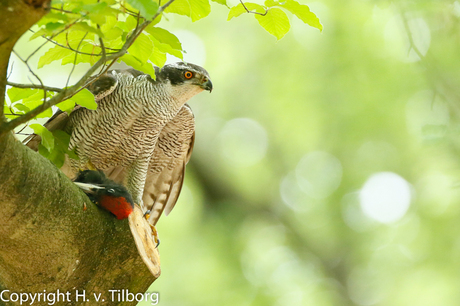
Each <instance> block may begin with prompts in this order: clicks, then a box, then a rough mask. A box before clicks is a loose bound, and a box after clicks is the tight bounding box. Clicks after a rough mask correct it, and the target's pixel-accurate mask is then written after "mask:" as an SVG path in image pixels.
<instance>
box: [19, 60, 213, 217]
mask: <svg viewBox="0 0 460 306" xmlns="http://www.w3.org/2000/svg"><path fill="white" fill-rule="evenodd" d="M88 89H89V90H90V91H91V92H92V93H93V94H94V96H95V99H96V102H97V104H98V108H97V109H96V110H89V109H86V108H84V107H80V106H77V107H75V109H74V110H73V111H72V112H71V113H70V115H67V113H66V112H62V111H58V112H57V113H56V114H55V115H54V116H53V117H52V118H51V119H50V120H49V121H48V122H47V123H46V124H45V126H46V127H47V128H48V129H49V130H51V131H53V130H56V129H62V130H64V131H66V132H67V133H69V134H70V135H71V138H70V145H69V149H71V150H72V149H75V152H76V154H77V155H78V157H79V160H75V159H70V158H68V157H66V162H65V164H64V166H63V167H62V168H61V170H62V171H63V172H64V173H65V174H66V175H67V176H68V177H70V178H75V176H76V175H77V174H78V172H79V171H80V170H85V169H91V168H93V167H94V168H96V169H98V170H102V171H103V172H104V174H105V175H106V176H107V178H108V179H110V180H113V181H114V182H115V183H118V184H122V185H124V186H126V188H127V189H128V191H129V192H130V194H131V195H132V198H133V200H134V202H135V203H136V204H139V205H140V206H141V208H142V209H143V211H144V212H146V211H150V212H151V213H150V216H149V222H150V224H151V225H155V224H156V223H157V222H158V219H159V218H160V216H161V214H162V213H163V212H165V214H166V215H167V214H168V213H169V212H170V211H171V210H172V209H173V207H174V205H175V203H176V201H177V199H178V197H179V193H180V191H181V187H182V184H183V180H184V173H185V165H186V164H187V162H188V161H189V159H190V155H191V153H192V149H193V144H194V139H195V122H194V116H193V113H192V110H191V109H190V107H189V106H188V105H187V104H186V102H187V101H188V100H189V99H190V98H192V97H193V96H195V95H196V94H198V93H200V92H202V91H204V90H208V91H209V92H211V91H212V83H211V80H210V78H209V74H208V72H207V71H206V70H205V69H203V68H202V67H200V66H197V65H194V64H190V63H183V62H178V63H174V64H168V65H165V66H164V67H163V68H161V69H160V68H158V67H155V79H153V78H152V77H151V76H150V75H148V74H145V73H142V72H140V71H137V70H134V69H132V68H130V69H124V70H111V71H108V72H107V73H106V74H105V75H103V76H101V77H100V78H98V79H97V80H96V81H94V82H93V83H92V84H91V85H89V86H88ZM39 142H40V137H39V136H38V135H34V136H33V137H32V139H31V140H30V141H29V142H28V143H27V145H28V146H29V147H30V148H32V149H35V150H37V148H38V144H39Z"/></svg>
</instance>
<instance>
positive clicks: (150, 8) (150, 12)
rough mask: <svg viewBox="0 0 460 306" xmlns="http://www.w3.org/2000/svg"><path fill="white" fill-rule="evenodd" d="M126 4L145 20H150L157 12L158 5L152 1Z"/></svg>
mask: <svg viewBox="0 0 460 306" xmlns="http://www.w3.org/2000/svg"><path fill="white" fill-rule="evenodd" d="M127 2H128V3H129V4H130V5H131V6H132V7H134V8H135V9H137V10H138V11H139V13H141V16H143V17H145V18H147V19H152V18H153V16H155V14H156V13H157V11H158V3H157V2H154V1H153V0H127Z"/></svg>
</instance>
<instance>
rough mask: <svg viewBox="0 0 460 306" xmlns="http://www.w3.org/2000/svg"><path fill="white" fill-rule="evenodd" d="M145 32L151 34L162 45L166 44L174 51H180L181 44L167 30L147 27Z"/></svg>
mask: <svg viewBox="0 0 460 306" xmlns="http://www.w3.org/2000/svg"><path fill="white" fill-rule="evenodd" d="M145 31H146V32H147V33H149V34H151V35H152V36H153V37H154V38H155V39H156V40H158V41H159V42H161V43H163V44H168V45H170V46H171V48H174V49H176V50H182V44H181V43H180V41H179V39H178V38H177V36H176V35H174V34H172V33H171V32H169V31H168V30H165V29H163V28H158V27H147V28H146V29H145Z"/></svg>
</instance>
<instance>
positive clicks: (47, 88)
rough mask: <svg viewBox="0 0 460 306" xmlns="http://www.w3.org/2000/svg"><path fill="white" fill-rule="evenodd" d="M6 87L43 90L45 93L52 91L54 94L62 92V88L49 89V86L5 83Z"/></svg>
mask: <svg viewBox="0 0 460 306" xmlns="http://www.w3.org/2000/svg"><path fill="white" fill-rule="evenodd" d="M6 85H8V86H11V87H16V88H31V89H43V90H46V91H54V92H61V91H63V89H62V88H57V87H51V86H42V85H35V84H19V83H14V82H9V81H8V82H6Z"/></svg>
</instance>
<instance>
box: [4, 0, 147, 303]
mask: <svg viewBox="0 0 460 306" xmlns="http://www.w3.org/2000/svg"><path fill="white" fill-rule="evenodd" d="M49 2H50V1H49V0H5V1H1V2H0V12H1V14H2V18H0V97H1V100H2V101H3V99H4V95H5V84H6V72H7V67H8V59H9V56H10V53H11V51H12V48H13V46H14V44H15V42H16V41H17V40H18V38H19V37H20V36H21V35H22V34H23V33H24V32H25V31H26V30H27V29H28V28H29V27H30V26H32V25H33V24H34V23H35V22H37V21H38V20H39V19H40V18H41V17H42V16H43V15H44V14H45V13H46V12H47V8H48V6H49ZM0 118H1V120H0V122H1V121H3V120H5V118H4V116H3V107H2V108H1V110H0ZM154 279H155V278H154V276H152V274H151V273H150V271H149V270H148V269H147V267H146V266H145V264H144V262H143V261H142V259H141V257H140V256H139V254H138V251H137V249H136V246H135V243H134V240H133V237H132V235H131V232H130V230H129V225H128V220H127V219H126V220H123V221H119V220H117V219H116V218H115V217H113V216H112V215H111V214H109V213H108V212H106V211H103V210H101V209H99V208H97V207H96V206H95V205H94V204H93V203H91V202H90V201H89V200H88V198H87V197H86V195H85V194H84V193H83V192H82V191H80V190H79V189H78V187H76V186H75V185H74V184H73V183H72V182H71V181H70V180H69V179H68V178H67V177H66V176H65V175H64V174H63V173H62V172H61V171H60V170H59V169H57V168H56V167H55V166H54V165H53V164H51V163H50V162H49V161H48V160H46V159H45V158H43V157H42V156H40V155H39V154H37V153H36V152H33V151H32V150H30V149H29V148H27V147H25V146H24V145H23V144H22V143H20V142H19V141H18V140H17V139H15V137H14V136H13V135H12V133H11V132H5V131H0V305H10V304H11V305H16V304H19V301H17V302H14V300H15V299H16V298H17V297H20V293H29V294H31V295H29V296H28V301H27V302H25V303H23V304H24V305H27V304H30V302H31V301H32V300H31V299H32V296H33V294H34V293H37V294H38V293H41V295H40V298H41V299H40V302H38V301H37V299H38V297H39V296H38V295H35V298H36V299H35V301H34V303H33V305H50V304H49V303H50V302H51V299H52V298H53V294H54V297H55V299H57V298H59V302H58V301H57V300H56V301H55V302H56V305H95V304H96V300H97V299H96V297H98V296H99V294H101V295H100V301H102V300H105V303H104V305H135V304H137V302H136V301H132V302H128V301H127V300H128V299H130V298H131V297H132V296H129V297H127V295H126V290H127V291H129V292H130V293H134V294H136V293H144V292H145V291H146V290H147V288H148V287H149V285H150V284H151V283H152V282H153V281H154ZM116 289H119V290H121V289H123V290H125V291H124V292H123V293H124V294H121V292H113V294H112V292H110V291H109V290H116ZM77 291H78V294H79V296H77ZM83 292H85V293H86V296H85V300H83V298H82V294H83ZM45 293H46V294H50V295H48V296H45V295H44V294H45ZM58 293H62V294H60V295H58ZM22 297H23V299H25V297H26V295H25V294H23V295H22ZM77 298H78V300H77ZM2 299H3V300H11V301H9V302H8V301H2ZM63 302H65V303H63Z"/></svg>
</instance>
